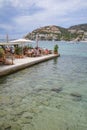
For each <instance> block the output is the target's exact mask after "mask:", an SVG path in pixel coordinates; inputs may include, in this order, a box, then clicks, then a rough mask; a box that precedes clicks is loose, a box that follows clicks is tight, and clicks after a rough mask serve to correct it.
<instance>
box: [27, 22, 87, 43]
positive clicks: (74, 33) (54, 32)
mask: <svg viewBox="0 0 87 130" xmlns="http://www.w3.org/2000/svg"><path fill="white" fill-rule="evenodd" d="M86 31H87V24H80V25H75V26H71V27H69V28H67V29H66V28H63V27H60V26H56V25H51V26H45V27H41V28H38V29H35V30H33V31H32V32H31V33H28V34H27V35H26V36H25V38H28V39H31V40H35V39H36V36H37V35H38V38H39V40H67V41H70V40H74V39H78V40H82V38H83V36H84V34H85V32H86Z"/></svg>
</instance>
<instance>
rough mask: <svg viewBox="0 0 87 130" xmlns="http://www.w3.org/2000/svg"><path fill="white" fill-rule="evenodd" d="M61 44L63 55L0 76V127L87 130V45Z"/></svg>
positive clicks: (7, 129) (11, 129)
mask: <svg viewBox="0 0 87 130" xmlns="http://www.w3.org/2000/svg"><path fill="white" fill-rule="evenodd" d="M58 45H59V52H60V54H61V57H59V58H55V59H53V60H50V61H46V62H44V63H40V64H38V65H35V66H33V67H30V68H27V69H25V70H22V71H19V72H17V73H15V74H11V75H9V76H6V77H3V78H0V130H4V129H5V130H87V44H86V43H85V44H84V43H83V44H82V43H80V44H69V43H67V44H66V43H58ZM39 46H43V47H44V48H49V49H52V48H53V46H54V43H53V42H40V43H39Z"/></svg>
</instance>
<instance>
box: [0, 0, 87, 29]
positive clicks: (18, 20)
mask: <svg viewBox="0 0 87 130" xmlns="http://www.w3.org/2000/svg"><path fill="white" fill-rule="evenodd" d="M4 2H5V3H7V4H8V5H9V3H10V4H11V5H12V7H14V8H16V9H18V10H19V12H20V14H19V15H17V16H14V17H12V21H13V22H14V23H15V25H16V26H15V27H13V29H14V30H20V31H21V32H29V31H32V30H33V29H35V28H37V27H40V26H45V25H51V24H55V25H60V26H62V25H64V24H65V26H66V25H67V26H68V25H70V24H75V23H77V22H78V23H79V22H84V21H86V20H87V18H86V17H82V18H80V17H79V19H80V21H79V19H78V18H75V17H72V16H71V14H73V15H74V14H76V13H77V12H79V11H80V10H82V9H87V1H86V0H73V1H71V0H0V7H1V6H4ZM33 6H34V8H31V7H33ZM35 8H38V9H39V8H41V9H43V10H42V11H38V12H34V13H33V14H32V15H31V14H29V11H30V9H33V11H35ZM21 10H22V11H21ZM13 11H14V10H13ZM21 12H22V13H21ZM69 14H70V15H69ZM77 15H78V14H77ZM83 16H84V14H83ZM78 23H77V24H78ZM6 26H7V25H3V28H6V29H9V28H10V29H11V28H12V27H11V26H9V25H8V27H6ZM10 29H9V30H10Z"/></svg>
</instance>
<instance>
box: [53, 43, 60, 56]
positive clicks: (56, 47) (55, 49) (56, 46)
mask: <svg viewBox="0 0 87 130" xmlns="http://www.w3.org/2000/svg"><path fill="white" fill-rule="evenodd" d="M58 48H59V47H58V45H57V44H56V45H55V46H54V54H58Z"/></svg>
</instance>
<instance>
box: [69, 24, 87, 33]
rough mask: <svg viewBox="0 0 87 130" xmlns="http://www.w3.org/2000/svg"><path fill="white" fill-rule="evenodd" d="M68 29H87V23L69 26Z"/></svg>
mask: <svg viewBox="0 0 87 130" xmlns="http://www.w3.org/2000/svg"><path fill="white" fill-rule="evenodd" d="M68 29H75V30H83V31H87V24H79V25H74V26H71V27H69V28H68Z"/></svg>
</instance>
